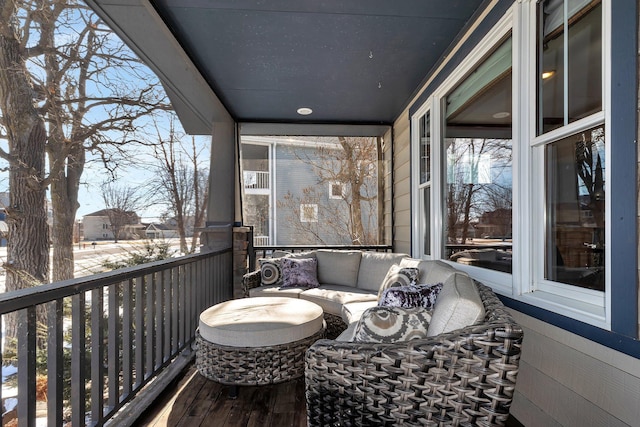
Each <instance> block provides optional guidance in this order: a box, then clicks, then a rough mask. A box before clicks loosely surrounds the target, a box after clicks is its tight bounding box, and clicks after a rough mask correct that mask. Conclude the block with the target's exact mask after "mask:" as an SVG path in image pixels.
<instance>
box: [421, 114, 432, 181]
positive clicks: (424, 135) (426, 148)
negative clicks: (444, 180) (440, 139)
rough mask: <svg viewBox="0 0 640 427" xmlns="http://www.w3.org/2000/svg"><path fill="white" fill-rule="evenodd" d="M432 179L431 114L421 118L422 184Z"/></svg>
mask: <svg viewBox="0 0 640 427" xmlns="http://www.w3.org/2000/svg"><path fill="white" fill-rule="evenodd" d="M429 181H431V115H430V113H427V114H425V115H424V116H422V118H421V119H420V184H424V183H426V182H429Z"/></svg>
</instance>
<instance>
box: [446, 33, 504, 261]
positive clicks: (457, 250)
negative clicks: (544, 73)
mask: <svg viewBox="0 0 640 427" xmlns="http://www.w3.org/2000/svg"><path fill="white" fill-rule="evenodd" d="M511 63H512V60H511V39H508V40H506V41H505V42H504V43H503V44H502V45H501V46H500V47H498V48H497V49H496V50H495V51H494V52H493V53H492V54H491V55H490V56H489V57H488V58H487V59H485V60H484V62H483V63H482V64H481V65H480V66H478V67H477V68H476V69H475V71H474V72H473V73H472V74H470V75H469V76H467V77H466V78H465V80H464V81H462V82H461V83H460V84H459V85H458V86H457V87H456V88H455V89H453V90H452V91H451V92H450V93H449V94H448V95H447V97H446V123H445V130H444V140H443V144H444V146H443V151H444V153H445V156H444V157H443V159H444V162H446V164H445V165H444V171H445V176H444V178H445V182H446V184H445V188H444V193H445V194H444V211H445V212H444V216H445V221H444V224H443V226H444V237H445V239H444V244H445V248H444V254H445V255H444V256H445V258H447V259H450V260H453V261H456V262H458V263H463V264H469V265H475V266H479V267H484V268H489V269H492V270H499V271H505V272H511V264H512V248H511V246H512V213H511V210H512V170H511V158H512V150H511V146H512V141H511V138H512V136H511V135H512V129H511V122H512V119H511V112H512V109H511V94H512V90H511V85H512V83H511V82H512V77H511Z"/></svg>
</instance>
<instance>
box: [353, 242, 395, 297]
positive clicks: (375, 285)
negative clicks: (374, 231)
mask: <svg viewBox="0 0 640 427" xmlns="http://www.w3.org/2000/svg"><path fill="white" fill-rule="evenodd" d="M406 257H408V255H407V254H400V253H386V252H362V258H361V259H360V270H359V271H358V282H357V285H356V287H358V288H360V289H367V290H370V291H374V292H376V293H377V292H378V291H379V290H380V286H381V285H382V282H383V281H384V278H385V276H386V275H387V272H388V271H389V268H390V267H391V266H392V265H394V264H400V261H401V260H402V259H403V258H406Z"/></svg>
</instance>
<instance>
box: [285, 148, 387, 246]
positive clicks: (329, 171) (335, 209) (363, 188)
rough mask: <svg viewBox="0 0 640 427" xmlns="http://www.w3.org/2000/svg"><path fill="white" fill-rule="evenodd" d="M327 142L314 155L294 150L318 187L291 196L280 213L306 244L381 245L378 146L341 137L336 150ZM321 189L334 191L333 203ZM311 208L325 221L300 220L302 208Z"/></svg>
mask: <svg viewBox="0 0 640 427" xmlns="http://www.w3.org/2000/svg"><path fill="white" fill-rule="evenodd" d="M326 141H327V140H326V139H323V140H319V141H318V142H319V144H318V147H317V148H316V149H315V150H313V151H312V152H309V151H305V150H300V149H296V148H292V151H293V153H294V155H295V157H296V158H297V159H298V160H299V161H301V162H303V163H304V164H306V165H309V166H310V167H311V169H312V170H313V171H314V173H315V175H316V176H317V185H314V186H310V187H307V188H304V189H303V191H302V194H301V195H295V194H293V193H292V192H288V193H287V194H285V195H284V197H283V199H282V200H281V201H279V207H281V208H284V209H286V210H288V212H289V215H288V222H289V224H290V225H291V226H292V227H294V228H295V229H296V230H297V234H298V235H299V236H300V239H302V240H307V241H308V240H312V241H317V242H319V243H335V242H327V241H325V239H326V238H327V236H334V237H330V238H332V239H339V238H340V237H342V236H347V238H348V242H347V243H349V244H355V245H367V244H376V243H378V231H379V230H378V227H377V215H378V213H377V207H378V205H377V195H378V164H377V162H378V157H377V153H378V151H379V150H378V149H379V147H378V146H377V144H378V140H377V138H364V137H338V138H337V139H333V141H334V142H333V144H331V143H329V144H327V143H326ZM323 142H324V143H323ZM322 188H329V189H330V190H329V191H330V192H331V193H333V200H332V202H334V203H326V202H325V199H326V197H327V196H326V194H323V190H320V189H322ZM307 205H317V207H318V217H321V218H322V220H321V221H303V220H302V219H301V212H300V206H307ZM303 217H304V215H302V218H303Z"/></svg>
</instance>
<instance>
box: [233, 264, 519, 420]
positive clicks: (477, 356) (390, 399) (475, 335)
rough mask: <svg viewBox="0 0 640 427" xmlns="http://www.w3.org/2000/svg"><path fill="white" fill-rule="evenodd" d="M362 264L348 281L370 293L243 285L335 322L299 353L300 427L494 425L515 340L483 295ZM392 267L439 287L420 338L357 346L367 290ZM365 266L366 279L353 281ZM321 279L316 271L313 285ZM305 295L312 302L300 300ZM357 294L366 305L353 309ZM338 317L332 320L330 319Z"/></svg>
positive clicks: (428, 273)
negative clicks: (314, 307) (302, 362)
mask: <svg viewBox="0 0 640 427" xmlns="http://www.w3.org/2000/svg"><path fill="white" fill-rule="evenodd" d="M363 254H364V253H363ZM317 255H318V253H317V252H315V253H314V254H313V255H312V256H317ZM301 256H303V257H304V256H309V254H308V253H307V254H304V255H301ZM323 257H324V255H320V257H319V260H320V261H321V260H323ZM365 258H366V259H367V261H368V262H365V263H364V265H360V271H359V272H358V273H360V272H362V273H363V276H362V277H363V279H364V278H365V277H368V279H367V280H369V281H370V283H368V284H366V285H364V284H363V283H361V286H365V287H368V288H370V289H364V288H362V287H361V288H358V287H357V284H358V282H357V281H356V282H355V290H354V289H351V288H348V287H347V288H344V287H337V288H336V286H335V285H332V284H331V283H323V282H322V280H321V282H320V283H321V286H320V291H317V290H316V291H313V290H305V289H296V290H290V289H281V288H279V287H278V286H259V277H260V272H259V270H258V271H257V272H253V273H251V274H249V275H247V276H245V280H244V285H245V291H246V294H247V295H248V296H258V295H259V296H266V295H279V296H281V295H282V294H285V295H286V294H287V293H292V294H289V295H288V296H291V297H297V298H305V299H308V300H311V301H314V302H317V303H319V304H320V305H321V306H322V307H323V309H324V310H325V318H326V316H327V315H329V316H330V317H333V318H334V320H335V321H336V325H337V326H336V328H337V331H336V332H335V334H334V335H330V336H331V337H332V338H334V337H335V339H322V340H319V341H317V342H315V343H314V344H313V345H312V346H311V347H310V348H309V350H308V351H307V353H306V368H305V380H306V399H307V414H308V425H309V426H325V425H341V426H383V425H389V426H391V425H394V426H395V425H407V426H423V425H434V426H436V425H438V426H439V425H502V424H504V422H505V421H506V419H507V418H508V413H509V408H510V405H511V401H512V398H513V391H514V388H515V380H516V376H517V373H518V367H519V360H520V348H521V343H522V338H523V333H522V329H521V328H520V327H519V326H518V325H517V324H516V322H515V321H514V320H513V318H512V317H511V316H510V314H509V313H508V311H507V310H506V309H505V307H504V306H503V304H502V303H501V301H500V300H499V299H498V298H497V296H496V295H495V294H494V293H493V291H492V290H491V289H490V288H488V287H487V286H484V285H482V284H480V283H478V282H476V281H474V280H472V279H471V278H470V277H469V276H468V275H466V274H465V273H462V272H460V271H458V270H456V269H455V268H454V267H452V266H450V265H449V264H446V263H443V262H440V261H420V260H414V259H410V258H408V257H407V256H406V255H403V254H384V256H383V255H375V256H374V255H365ZM374 258H377V260H376V259H374ZM325 259H326V258H325ZM394 263H396V264H400V265H405V266H414V267H418V268H419V270H420V277H421V279H420V282H424V283H433V282H442V283H444V287H443V289H442V293H441V295H440V296H438V299H437V301H436V306H435V307H434V308H433V309H432V310H430V311H429V313H428V315H429V316H430V318H429V319H430V320H429V323H430V324H429V325H428V328H429V330H430V333H428V334H427V336H425V337H423V338H419V339H411V340H405V341H394V342H376V341H375V340H372V341H367V340H364V341H363V339H362V337H361V336H358V334H357V330H358V328H359V326H360V325H361V323H362V320H364V319H361V318H363V314H364V313H368V311H371V310H375V309H372V307H374V306H376V305H377V298H378V292H377V291H376V286H378V287H379V286H380V285H381V281H382V279H381V278H380V277H381V276H384V275H385V272H386V270H387V269H388V268H389V265H393V264H394ZM372 265H375V267H374V268H373V270H375V271H373V270H372V271H368V272H367V273H364V272H363V271H362V269H367V270H368V269H370V267H371V266H372ZM325 267H326V266H325ZM332 270H334V271H340V268H336V267H335V266H334V267H333V269H332ZM321 271H322V268H321V265H320V262H318V273H319V276H320V278H321V279H323V278H324V277H323V276H322V274H320V273H321ZM368 273H371V275H369V274H368ZM256 279H258V280H256ZM341 286H344V285H341ZM358 289H360V290H358ZM309 291H313V292H312V293H311V294H308V295H305V293H308V292H309ZM365 291H366V292H365ZM360 293H362V294H363V295H364V294H367V295H365V296H364V297H363V298H362V299H360V300H358V295H360ZM354 294H355V296H354ZM320 296H321V297H323V298H327V299H328V300H331V301H328V302H327V301H324V300H323V298H319V297H320ZM461 302H463V303H461ZM465 303H466V304H467V305H465ZM477 305H480V311H478V307H477ZM338 307H339V313H340V315H336V312H338ZM452 307H453V308H452ZM327 310H330V311H331V313H327ZM465 316H467V317H466V318H465ZM469 316H471V317H469ZM398 318H399V319H402V318H403V317H402V316H399V317H398ZM469 319H474V320H473V321H469ZM345 328H346V329H345Z"/></svg>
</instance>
